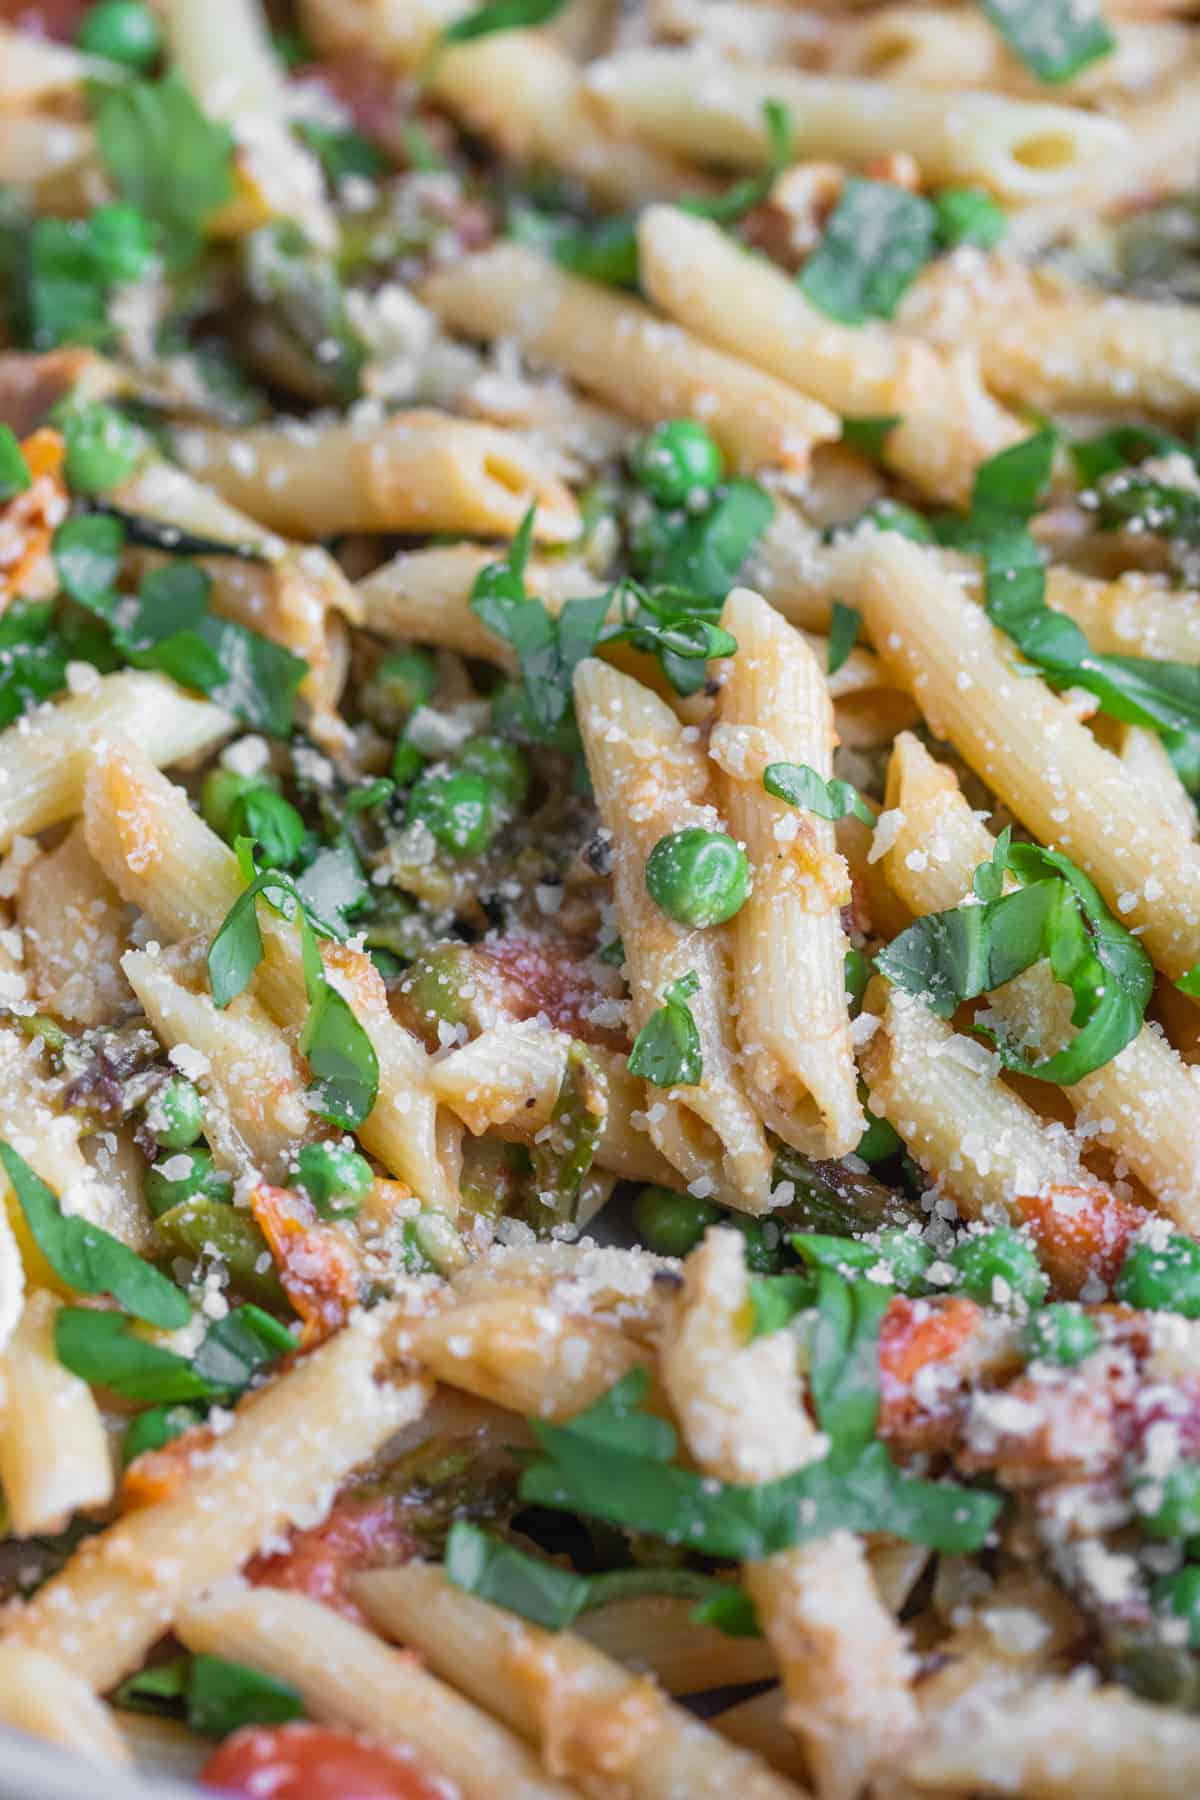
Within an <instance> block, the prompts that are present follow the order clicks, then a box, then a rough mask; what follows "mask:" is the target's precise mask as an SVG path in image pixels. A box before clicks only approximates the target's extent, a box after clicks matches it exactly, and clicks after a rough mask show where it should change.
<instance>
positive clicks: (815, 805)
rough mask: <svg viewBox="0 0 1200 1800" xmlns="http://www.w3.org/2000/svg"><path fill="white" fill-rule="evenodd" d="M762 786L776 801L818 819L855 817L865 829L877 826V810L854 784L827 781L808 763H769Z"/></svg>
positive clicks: (764, 772)
mask: <svg viewBox="0 0 1200 1800" xmlns="http://www.w3.org/2000/svg"><path fill="white" fill-rule="evenodd" d="M763 786H764V787H765V788H766V790H767V792H768V794H774V796H775V798H776V799H777V800H786V801H787V803H788V805H789V806H802V807H803V808H804V809H805V811H807V812H815V813H816V815H817V817H818V818H819V819H844V818H846V817H847V816H848V815H849V814H850V813H853V814H854V816H855V818H856V819H861V820H862V822H863V824H864V825H874V824H875V823H876V817H875V812H874V810H873V809H872V808H871V807H870V806H868V805H867V803H866V801H865V800H864V799H863V797H862V795H861V794H860V793H859V791H858V789H857V788H856V787H855V786H854V785H853V783H852V782H849V781H834V780H829V781H826V780H825V778H824V777H823V776H821V775H818V773H817V771H816V770H815V769H810V768H809V766H808V764H807V763H768V764H767V767H766V768H765V769H764V770H763Z"/></svg>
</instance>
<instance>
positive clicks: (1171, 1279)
mask: <svg viewBox="0 0 1200 1800" xmlns="http://www.w3.org/2000/svg"><path fill="white" fill-rule="evenodd" d="M1113 1293H1114V1294H1115V1296H1116V1298H1117V1299H1118V1300H1123V1301H1124V1302H1125V1304H1126V1305H1127V1306H1137V1307H1140V1308H1142V1309H1144V1310H1145V1311H1147V1312H1176V1313H1182V1314H1183V1316H1184V1318H1185V1319H1200V1245H1198V1244H1195V1243H1193V1241H1192V1239H1191V1238H1188V1237H1184V1236H1183V1234H1182V1233H1181V1232H1178V1231H1173V1232H1172V1233H1171V1235H1170V1236H1169V1237H1168V1238H1167V1239H1166V1241H1165V1243H1163V1244H1162V1246H1161V1247H1156V1246H1155V1245H1154V1244H1153V1243H1143V1244H1131V1245H1130V1247H1129V1249H1128V1250H1127V1251H1126V1253H1125V1260H1124V1262H1123V1263H1122V1264H1121V1268H1120V1273H1119V1274H1118V1276H1117V1279H1116V1282H1115V1284H1114V1286H1113Z"/></svg>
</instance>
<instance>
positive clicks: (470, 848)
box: [405, 769, 501, 856]
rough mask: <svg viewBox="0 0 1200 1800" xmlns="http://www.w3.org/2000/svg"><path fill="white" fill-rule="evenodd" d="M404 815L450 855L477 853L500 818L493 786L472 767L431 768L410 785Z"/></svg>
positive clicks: (493, 835) (486, 843)
mask: <svg viewBox="0 0 1200 1800" xmlns="http://www.w3.org/2000/svg"><path fill="white" fill-rule="evenodd" d="M405 818H406V820H407V822H408V824H410V825H414V824H418V823H420V824H422V825H424V826H425V827H426V828H427V830H429V831H430V832H431V833H432V834H433V837H434V839H435V841H436V842H437V843H438V844H440V846H441V847H442V849H443V850H447V851H449V853H450V854H451V855H452V856H479V855H480V854H481V853H482V852H483V851H484V850H486V849H487V847H488V845H489V844H490V843H491V841H492V839H493V838H494V837H495V835H496V833H497V831H498V830H499V829H500V825H501V820H500V817H499V814H498V809H497V805H496V794H495V791H494V789H493V788H492V785H491V783H490V782H489V781H487V780H486V779H485V777H484V776H482V775H477V774H475V772H474V771H473V770H471V769H431V770H430V771H429V772H428V773H427V774H424V775H422V776H421V777H420V779H419V780H418V781H417V783H416V785H415V786H414V787H413V789H412V792H411V793H410V794H409V797H408V807H407V810H406V812H405Z"/></svg>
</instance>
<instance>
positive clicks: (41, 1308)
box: [0, 1289, 114, 1537]
mask: <svg viewBox="0 0 1200 1800" xmlns="http://www.w3.org/2000/svg"><path fill="white" fill-rule="evenodd" d="M58 1306H59V1302H58V1300H57V1299H56V1298H55V1297H54V1295H53V1294H48V1293H46V1291H45V1290H44V1289H37V1290H35V1291H34V1292H32V1293H30V1294H29V1296H28V1298H27V1299H26V1301H25V1307H24V1310H23V1311H22V1313H21V1318H20V1323H19V1324H18V1326H17V1328H16V1330H15V1331H14V1333H13V1334H12V1336H11V1337H10V1338H9V1340H8V1344H7V1346H6V1347H5V1350H4V1352H3V1356H2V1357H0V1482H2V1483H3V1485H4V1498H5V1502H6V1504H7V1506H8V1512H9V1517H10V1519H11V1521H12V1531H13V1533H14V1535H15V1536H17V1537H36V1536H38V1535H39V1534H40V1533H44V1532H54V1531H62V1530H63V1528H64V1527H65V1526H66V1525H67V1524H68V1523H69V1522H70V1520H71V1518H72V1517H73V1516H74V1514H75V1513H77V1512H79V1511H80V1510H82V1509H86V1508H89V1507H93V1506H103V1505H105V1503H106V1502H107V1501H109V1500H111V1498H112V1495H113V1486H114V1482H113V1461H112V1451H111V1450H110V1448H109V1443H108V1434H107V1432H106V1431H105V1429H104V1420H103V1419H102V1418H101V1416H100V1408H99V1407H98V1406H97V1405H96V1401H95V1398H94V1396H93V1394H92V1390H91V1389H90V1388H89V1387H88V1385H87V1383H86V1382H84V1381H81V1380H80V1379H79V1376H78V1375H72V1374H71V1372H70V1370H69V1369H65V1368H64V1367H63V1365H62V1364H61V1363H60V1362H59V1360H58V1357H57V1355H56V1353H55V1349H54V1320H55V1315H56V1313H57V1312H58Z"/></svg>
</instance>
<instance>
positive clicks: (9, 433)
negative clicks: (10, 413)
mask: <svg viewBox="0 0 1200 1800" xmlns="http://www.w3.org/2000/svg"><path fill="white" fill-rule="evenodd" d="M32 482H33V476H32V475H31V474H30V472H29V464H28V463H27V462H26V461H25V453H24V451H23V450H22V449H21V446H20V444H19V443H18V442H17V439H16V435H15V433H14V431H13V428H12V426H11V425H0V500H11V499H12V497H13V495H14V494H20V493H22V492H23V491H24V490H25V489H26V488H27V487H29V486H30V485H31V484H32Z"/></svg>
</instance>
